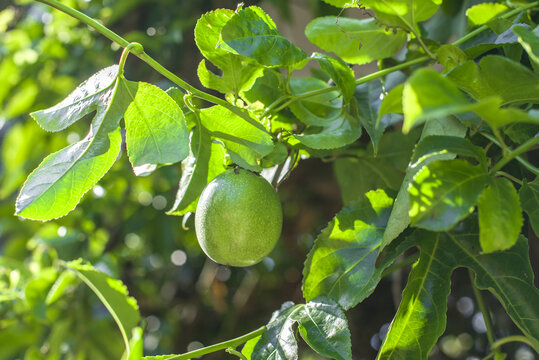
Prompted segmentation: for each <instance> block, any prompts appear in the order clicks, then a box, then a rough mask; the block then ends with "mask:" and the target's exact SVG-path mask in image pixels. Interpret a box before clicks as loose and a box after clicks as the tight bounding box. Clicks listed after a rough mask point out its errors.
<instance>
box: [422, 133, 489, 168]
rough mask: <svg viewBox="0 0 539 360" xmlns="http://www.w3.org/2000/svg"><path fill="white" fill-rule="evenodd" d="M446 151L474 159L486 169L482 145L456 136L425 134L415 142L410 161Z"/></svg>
mask: <svg viewBox="0 0 539 360" xmlns="http://www.w3.org/2000/svg"><path fill="white" fill-rule="evenodd" d="M441 152H448V153H451V154H455V155H459V156H462V157H468V158H471V159H474V160H476V161H477V162H478V163H479V164H480V165H481V166H482V167H483V169H484V170H485V171H486V170H488V169H487V156H486V154H485V150H484V149H483V148H482V147H479V146H475V145H473V144H472V143H471V142H470V141H469V140H467V139H463V138H461V137H458V136H443V135H433V136H427V137H425V138H423V139H422V140H421V142H420V143H419V144H417V146H416V148H415V150H414V155H413V156H412V162H416V161H418V160H419V159H420V158H421V157H423V156H424V155H425V154H432V153H441Z"/></svg>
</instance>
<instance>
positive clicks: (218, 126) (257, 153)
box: [200, 106, 273, 171]
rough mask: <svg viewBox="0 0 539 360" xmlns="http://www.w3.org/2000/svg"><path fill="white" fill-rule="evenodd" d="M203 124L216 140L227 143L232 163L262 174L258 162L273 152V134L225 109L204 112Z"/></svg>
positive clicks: (210, 109) (219, 107)
mask: <svg viewBox="0 0 539 360" xmlns="http://www.w3.org/2000/svg"><path fill="white" fill-rule="evenodd" d="M200 121H201V124H202V126H204V128H206V129H207V130H208V131H209V132H210V134H211V136H212V138H216V139H218V140H219V141H220V142H222V143H223V144H224V146H225V147H226V149H227V151H228V153H229V154H230V157H231V158H232V160H233V161H234V162H235V163H237V164H238V165H240V166H242V167H244V168H246V169H249V170H252V171H260V170H261V168H260V166H259V165H258V160H260V159H261V158H263V157H264V156H266V155H268V154H269V153H271V151H272V150H273V140H272V138H271V136H270V134H269V133H267V132H265V131H262V130H261V129H259V128H257V127H255V126H253V125H251V124H250V123H248V122H246V121H245V120H244V119H242V118H241V117H239V116H238V115H236V114H234V113H232V112H231V111H230V110H228V109H226V108H224V107H222V106H213V107H210V108H205V109H202V110H201V111H200ZM253 121H256V120H254V119H253Z"/></svg>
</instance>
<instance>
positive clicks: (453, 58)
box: [436, 44, 468, 73]
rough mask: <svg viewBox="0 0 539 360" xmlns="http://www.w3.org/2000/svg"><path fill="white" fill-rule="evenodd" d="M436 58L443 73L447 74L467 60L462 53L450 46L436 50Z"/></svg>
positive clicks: (443, 46)
mask: <svg viewBox="0 0 539 360" xmlns="http://www.w3.org/2000/svg"><path fill="white" fill-rule="evenodd" d="M436 56H437V58H438V62H439V63H440V64H441V65H442V66H443V67H444V71H443V73H446V72H448V71H449V70H451V69H452V68H454V67H455V66H458V65H461V64H464V63H465V62H466V61H467V60H468V57H467V56H466V53H465V52H464V51H462V50H461V49H459V48H458V47H456V46H455V45H451V44H446V45H442V46H441V47H440V48H439V49H438V52H437V53H436Z"/></svg>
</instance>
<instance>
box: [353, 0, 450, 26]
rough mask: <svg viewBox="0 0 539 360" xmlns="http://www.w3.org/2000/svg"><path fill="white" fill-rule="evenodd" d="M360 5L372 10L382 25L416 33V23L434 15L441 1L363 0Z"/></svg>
mask: <svg viewBox="0 0 539 360" xmlns="http://www.w3.org/2000/svg"><path fill="white" fill-rule="evenodd" d="M361 4H362V5H363V6H365V7H366V8H368V9H372V10H374V12H375V14H376V18H377V20H379V21H381V22H383V23H384V24H386V25H389V26H398V27H402V28H404V29H406V30H408V31H412V32H417V31H418V26H417V23H418V22H420V21H424V20H427V19H428V18H430V17H431V16H432V15H434V13H436V11H437V10H438V8H439V7H440V5H441V4H442V0H364V1H362V2H361Z"/></svg>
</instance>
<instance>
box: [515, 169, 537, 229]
mask: <svg viewBox="0 0 539 360" xmlns="http://www.w3.org/2000/svg"><path fill="white" fill-rule="evenodd" d="M518 194H519V197H520V202H521V204H522V209H523V210H524V211H525V212H526V214H528V217H529V218H530V224H531V227H532V229H533V231H534V232H535V235H539V177H536V178H535V180H533V181H532V182H530V183H528V182H527V181H526V180H525V179H524V181H523V182H522V187H521V188H520V191H519V192H518Z"/></svg>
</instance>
